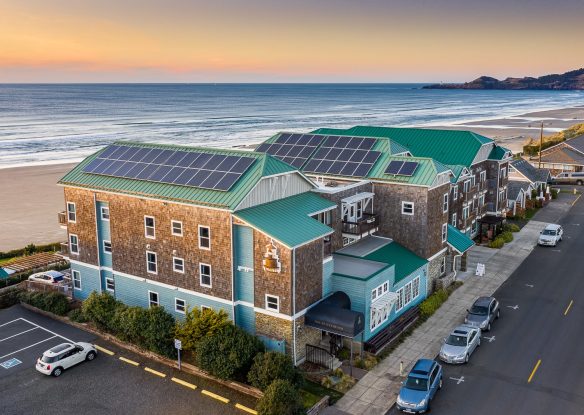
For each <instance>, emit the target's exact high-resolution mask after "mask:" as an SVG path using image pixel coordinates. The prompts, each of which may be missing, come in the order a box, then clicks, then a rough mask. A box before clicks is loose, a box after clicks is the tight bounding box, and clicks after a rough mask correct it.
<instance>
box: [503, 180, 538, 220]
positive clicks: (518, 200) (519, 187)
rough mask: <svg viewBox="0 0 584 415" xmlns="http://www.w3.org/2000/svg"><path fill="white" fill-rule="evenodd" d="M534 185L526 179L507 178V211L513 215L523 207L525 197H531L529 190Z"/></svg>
mask: <svg viewBox="0 0 584 415" xmlns="http://www.w3.org/2000/svg"><path fill="white" fill-rule="evenodd" d="M533 189H535V187H534V185H532V184H531V183H529V182H528V181H525V180H524V181H521V180H509V183H508V185H507V207H508V208H509V211H508V213H509V214H510V215H511V216H515V215H517V214H518V213H520V212H521V211H522V210H524V209H525V204H526V200H527V199H531V191H532V190H533Z"/></svg>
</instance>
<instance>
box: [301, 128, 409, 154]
mask: <svg viewBox="0 0 584 415" xmlns="http://www.w3.org/2000/svg"><path fill="white" fill-rule="evenodd" d="M339 131H345V130H339V129H336V128H319V129H318V130H315V131H312V134H320V135H350V134H341V133H339ZM355 135H356V136H358V137H361V136H362V135H361V134H355ZM363 137H370V138H381V137H378V136H374V135H372V136H363ZM382 138H387V137H382ZM383 141H386V140H378V143H377V144H376V146H375V147H373V150H378V151H381V149H380V148H379V143H383ZM383 151H386V152H387V153H388V154H391V155H395V154H403V153H410V150H409V149H408V148H407V147H404V146H403V145H401V144H400V143H398V142H397V141H393V140H392V139H388V140H387V146H385V147H384V148H383Z"/></svg>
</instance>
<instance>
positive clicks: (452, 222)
mask: <svg viewBox="0 0 584 415" xmlns="http://www.w3.org/2000/svg"><path fill="white" fill-rule="evenodd" d="M457 216H458V214H457V213H456V212H454V213H453V214H452V221H451V222H450V224H451V225H452V226H454V227H455V228H456V219H457Z"/></svg>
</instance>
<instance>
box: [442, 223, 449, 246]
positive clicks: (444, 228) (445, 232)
mask: <svg viewBox="0 0 584 415" xmlns="http://www.w3.org/2000/svg"><path fill="white" fill-rule="evenodd" d="M447 239H448V224H447V223H443V224H442V242H446V240H447Z"/></svg>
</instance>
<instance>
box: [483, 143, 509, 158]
mask: <svg viewBox="0 0 584 415" xmlns="http://www.w3.org/2000/svg"><path fill="white" fill-rule="evenodd" d="M509 157H511V150H509V149H508V148H506V147H503V146H499V145H497V144H495V145H494V146H493V149H492V150H491V153H490V154H489V157H488V158H489V160H504V159H506V158H509Z"/></svg>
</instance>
